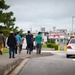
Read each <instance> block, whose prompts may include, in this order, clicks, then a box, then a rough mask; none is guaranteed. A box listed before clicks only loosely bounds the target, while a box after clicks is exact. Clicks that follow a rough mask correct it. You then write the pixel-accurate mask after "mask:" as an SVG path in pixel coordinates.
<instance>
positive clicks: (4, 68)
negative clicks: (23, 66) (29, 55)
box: [0, 58, 23, 75]
mask: <svg viewBox="0 0 75 75" xmlns="http://www.w3.org/2000/svg"><path fill="white" fill-rule="evenodd" d="M22 60H23V59H20V58H19V59H16V60H14V61H13V62H12V63H9V64H6V65H5V66H2V69H1V72H0V75H7V74H9V72H11V70H13V69H14V68H15V67H16V66H17V65H18V64H19V63H20V62H21V61H22Z"/></svg>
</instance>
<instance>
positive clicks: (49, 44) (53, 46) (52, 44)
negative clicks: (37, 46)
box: [46, 43, 58, 50]
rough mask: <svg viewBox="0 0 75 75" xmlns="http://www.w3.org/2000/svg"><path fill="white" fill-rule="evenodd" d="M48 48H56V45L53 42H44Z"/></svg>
mask: <svg viewBox="0 0 75 75" xmlns="http://www.w3.org/2000/svg"><path fill="white" fill-rule="evenodd" d="M46 45H47V47H48V48H55V50H58V45H57V44H54V43H47V44H46Z"/></svg>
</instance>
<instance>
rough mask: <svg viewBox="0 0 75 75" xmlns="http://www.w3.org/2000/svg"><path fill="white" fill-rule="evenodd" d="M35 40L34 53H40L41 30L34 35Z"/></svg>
mask: <svg viewBox="0 0 75 75" xmlns="http://www.w3.org/2000/svg"><path fill="white" fill-rule="evenodd" d="M35 41H36V48H37V52H36V54H40V53H41V47H42V35H41V32H38V34H37V35H36V37H35Z"/></svg>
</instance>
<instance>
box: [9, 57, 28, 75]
mask: <svg viewBox="0 0 75 75" xmlns="http://www.w3.org/2000/svg"><path fill="white" fill-rule="evenodd" d="M28 60H29V58H26V59H24V60H23V61H22V62H21V63H20V64H19V66H17V67H16V68H15V69H14V70H13V71H12V72H11V73H10V74H9V75H18V73H19V72H20V71H21V69H22V68H23V67H24V65H25V64H26V63H27V61H28Z"/></svg>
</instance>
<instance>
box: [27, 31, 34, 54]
mask: <svg viewBox="0 0 75 75" xmlns="http://www.w3.org/2000/svg"><path fill="white" fill-rule="evenodd" d="M26 43H27V54H28V53H29V54H31V51H32V50H33V35H32V34H31V33H30V31H28V34H27V35H26Z"/></svg>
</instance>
